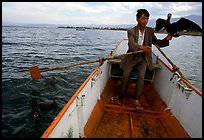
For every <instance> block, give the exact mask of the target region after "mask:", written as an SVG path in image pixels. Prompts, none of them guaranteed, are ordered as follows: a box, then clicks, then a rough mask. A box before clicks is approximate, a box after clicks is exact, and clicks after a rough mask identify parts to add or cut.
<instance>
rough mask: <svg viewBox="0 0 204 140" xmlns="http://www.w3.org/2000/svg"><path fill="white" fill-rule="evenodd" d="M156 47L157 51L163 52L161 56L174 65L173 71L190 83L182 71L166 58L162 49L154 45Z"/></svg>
mask: <svg viewBox="0 0 204 140" xmlns="http://www.w3.org/2000/svg"><path fill="white" fill-rule="evenodd" d="M154 45H155V46H156V47H157V49H158V50H159V51H160V52H161V54H162V55H163V56H164V57H165V58H166V59H167V60H168V62H169V63H170V64H171V65H172V67H173V70H174V71H177V72H178V73H179V74H180V76H181V77H182V78H183V79H185V80H186V81H187V82H189V81H188V79H187V78H185V77H184V75H183V73H182V72H181V71H180V69H179V68H178V67H177V66H176V65H175V64H174V63H173V62H172V61H171V60H170V59H169V58H168V57H167V56H166V54H165V53H164V52H163V51H162V50H161V49H160V47H159V46H158V45H157V44H154Z"/></svg>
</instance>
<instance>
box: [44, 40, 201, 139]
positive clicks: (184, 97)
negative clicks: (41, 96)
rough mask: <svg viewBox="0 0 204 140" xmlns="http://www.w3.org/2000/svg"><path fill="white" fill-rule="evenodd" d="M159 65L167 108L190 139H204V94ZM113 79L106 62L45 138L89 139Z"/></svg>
mask: <svg viewBox="0 0 204 140" xmlns="http://www.w3.org/2000/svg"><path fill="white" fill-rule="evenodd" d="M127 43H128V40H127V39H123V40H122V41H121V42H120V43H119V44H118V46H117V47H116V48H115V49H114V50H113V53H112V55H116V54H117V55H118V54H122V53H124V52H125V51H126V50H127ZM121 48H122V49H121ZM156 58H157V57H156V56H155V55H154V57H153V61H156ZM158 63H159V64H160V65H161V67H162V70H157V72H156V74H155V77H154V79H153V85H154V87H155V89H156V91H157V92H158V94H159V95H160V97H161V98H162V100H163V101H164V102H165V104H166V105H167V108H166V109H169V110H170V111H171V113H172V114H173V115H174V116H175V117H176V118H177V120H178V121H179V122H180V124H181V125H182V127H183V128H184V129H185V130H186V132H187V133H188V134H189V135H190V137H192V138H202V92H200V91H199V90H198V89H197V88H195V87H194V86H193V85H192V84H190V83H188V82H187V81H185V80H184V79H183V78H181V77H180V76H178V75H174V74H173V72H172V71H171V68H170V67H169V66H168V65H167V64H165V63H164V61H162V60H161V59H158ZM109 75H110V63H109V62H108V60H106V61H105V62H104V63H103V65H101V66H99V65H98V66H97V67H96V68H95V69H94V71H93V72H92V73H91V74H90V75H89V76H88V78H87V79H86V80H85V81H84V83H83V84H82V85H81V86H80V87H79V89H78V90H77V91H76V92H75V93H74V95H73V96H72V97H71V99H70V100H69V101H68V102H67V104H66V105H65V106H64V107H63V109H62V110H61V111H60V112H59V114H58V115H57V116H56V118H55V119H54V120H53V122H52V123H51V124H50V126H49V127H48V128H47V129H46V131H45V132H44V134H43V135H42V136H41V138H80V137H86V136H85V135H84V126H85V124H86V122H87V121H88V119H89V116H90V115H91V113H92V110H93V108H94V106H95V105H96V102H97V100H99V99H100V95H101V93H102V92H103V89H104V87H105V86H106V83H107V81H108V78H109V77H110V76H109ZM171 78H172V80H171V81H170V79H171ZM164 84H165V85H166V86H164ZM179 85H180V88H179ZM182 86H183V87H182Z"/></svg>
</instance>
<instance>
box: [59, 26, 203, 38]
mask: <svg viewBox="0 0 204 140" xmlns="http://www.w3.org/2000/svg"><path fill="white" fill-rule="evenodd" d="M58 28H69V29H76V30H80V29H81V30H84V31H85V30H87V29H88V30H120V31H127V29H128V28H120V27H118V28H111V27H81V26H80V27H72V26H67V27H58ZM155 33H161V34H167V33H166V31H159V32H155ZM179 34H180V35H191V36H202V32H196V31H189V32H187V31H186V32H179Z"/></svg>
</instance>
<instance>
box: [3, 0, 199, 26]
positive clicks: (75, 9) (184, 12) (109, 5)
mask: <svg viewBox="0 0 204 140" xmlns="http://www.w3.org/2000/svg"><path fill="white" fill-rule="evenodd" d="M143 8H144V9H147V10H148V11H149V13H150V18H149V19H157V18H164V19H166V17H167V14H168V13H172V18H176V17H182V16H188V15H199V16H202V2H2V24H4V23H22V24H61V25H89V24H95V25H97V24H100V25H102V24H103V25H120V24H135V23H136V18H135V14H136V11H137V9H143Z"/></svg>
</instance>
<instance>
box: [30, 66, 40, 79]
mask: <svg viewBox="0 0 204 140" xmlns="http://www.w3.org/2000/svg"><path fill="white" fill-rule="evenodd" d="M30 76H31V78H32V79H35V80H36V79H39V78H41V76H42V75H41V73H40V69H39V68H38V66H33V67H30Z"/></svg>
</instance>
